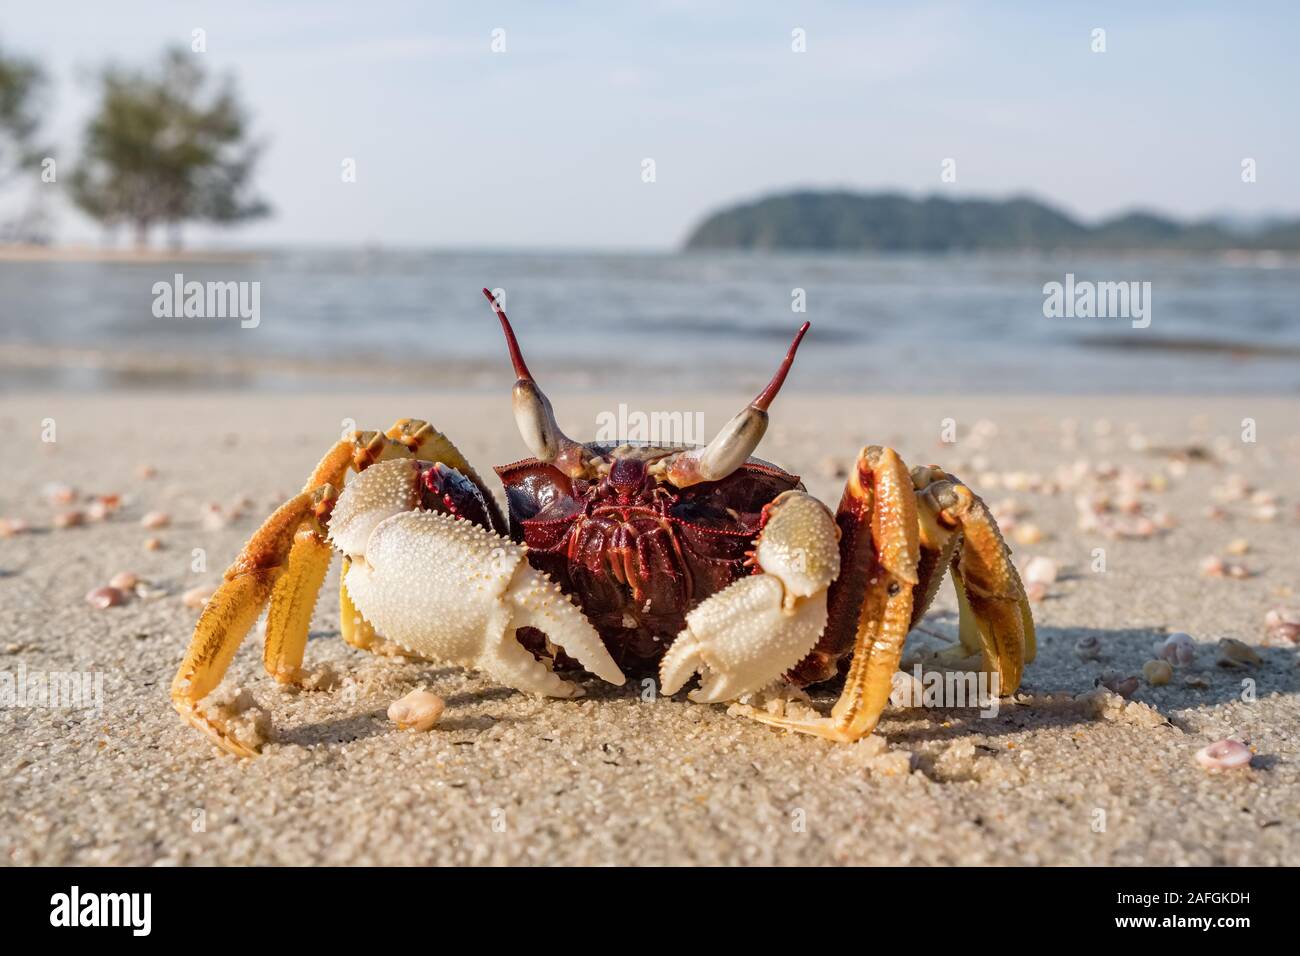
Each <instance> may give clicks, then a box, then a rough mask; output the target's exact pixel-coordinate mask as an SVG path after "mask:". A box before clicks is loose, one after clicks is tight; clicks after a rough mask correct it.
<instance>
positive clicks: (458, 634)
mask: <svg viewBox="0 0 1300 956" xmlns="http://www.w3.org/2000/svg"><path fill="white" fill-rule="evenodd" d="M433 467H435V466H434V465H433V464H432V463H430V462H421V461H412V460H409V459H408V460H394V461H386V462H380V463H379V464H377V465H374V466H372V467H371V468H368V469H367V470H366V471H365V472H363V473H362V474H361V475H359V476H358V477H357V478H356V480H354V481H353V482H351V483H350V484H349V485H348V486H347V488H345V489H344V491H343V494H342V495H340V496H339V500H338V503H337V504H336V505H335V506H334V515H333V519H332V522H331V526H330V541H331V543H332V544H333V545H334V546H335V547H336V548H338V549H339V550H340V551H342V552H343V553H344V554H346V555H347V556H348V558H349V559H350V560H349V566H348V571H347V576H346V578H345V581H344V584H345V585H346V587H347V591H348V594H349V595H350V596H351V598H352V600H353V601H355V602H356V604H357V606H358V607H360V608H362V609H363V611H364V612H365V616H366V619H367V620H368V621H370V622H371V624H373V625H374V627H375V628H376V629H377V630H378V631H379V632H380V633H382V634H383V635H384V636H385V637H386V638H387V639H388V640H390V641H393V642H394V643H395V644H397V645H398V646H399V647H402V648H404V649H406V650H408V651H410V652H411V653H414V654H416V655H418V656H420V657H425V658H428V659H431V660H438V661H445V662H447V663H449V664H458V665H460V666H463V667H470V668H477V669H479V670H482V671H483V672H484V673H486V674H487V675H488V676H490V677H492V678H493V679H494V680H497V681H499V682H500V683H502V684H505V685H506V686H508V687H513V688H515V689H516V690H522V691H528V692H530V693H534V694H544V695H546V696H548V697H577V696H580V695H581V694H582V687H581V686H580V685H578V684H575V683H572V682H570V681H566V680H564V679H563V678H561V677H560V676H559V675H558V674H556V673H554V672H552V671H551V670H550V669H548V668H547V667H546V666H545V665H544V664H543V663H542V662H541V661H539V660H538V659H537V658H536V657H534V656H533V655H532V654H531V653H529V652H528V651H527V650H526V649H525V648H524V647H523V645H521V644H520V643H519V642H518V641H517V640H516V639H515V630H516V629H517V628H521V627H535V628H537V629H539V630H541V631H543V632H545V633H546V635H547V637H548V638H549V639H550V640H551V641H552V643H554V644H556V645H557V646H559V647H560V648H562V649H563V650H564V652H565V653H566V654H568V655H569V656H570V657H572V658H573V659H575V660H577V661H578V662H579V663H580V664H582V666H583V667H585V668H586V669H587V670H588V671H590V672H591V673H593V674H595V675H596V676H597V677H600V678H602V679H603V680H606V681H608V682H609V683H611V684H622V683H623V681H624V677H623V673H622V671H620V670H619V668H618V665H617V664H615V663H614V659H613V658H612V657H610V655H609V651H607V650H606V649H605V645H604V644H603V643H602V642H601V639H600V635H599V634H598V633H597V632H596V629H595V628H594V627H592V626H591V624H590V623H589V622H588V621H587V619H586V618H585V617H584V616H583V614H582V612H581V611H579V610H578V608H577V607H575V606H574V605H573V603H572V602H571V601H570V600H569V598H568V596H566V595H565V594H563V593H562V592H561V591H560V588H559V586H558V585H557V584H555V583H554V582H553V581H551V580H550V579H549V578H547V576H546V575H545V574H543V573H542V572H540V571H537V570H536V569H534V568H533V567H532V566H531V565H530V564H529V563H528V561H527V560H526V555H527V551H526V549H524V548H522V547H520V546H519V545H517V544H515V543H514V542H512V541H510V540H509V539H507V538H503V537H501V536H500V535H498V534H495V533H494V532H492V531H489V530H488V529H487V528H485V527H482V526H481V525H480V524H477V523H475V522H473V521H469V520H466V519H464V518H462V517H457V516H454V515H451V514H446V513H443V512H440V511H435V510H422V508H421V505H422V504H423V505H426V506H427V505H428V504H430V503H431V502H428V501H427V500H426V499H425V497H424V489H426V488H427V487H428V486H429V482H428V481H427V480H426V479H425V478H424V475H426V474H427V473H428V470H429V469H430V468H433ZM439 467H440V468H441V469H442V472H443V474H442V475H441V476H440V480H441V483H442V484H448V483H449V482H448V480H447V479H448V477H449V476H448V475H447V474H446V472H448V471H451V470H452V469H447V468H446V467H445V466H439Z"/></svg>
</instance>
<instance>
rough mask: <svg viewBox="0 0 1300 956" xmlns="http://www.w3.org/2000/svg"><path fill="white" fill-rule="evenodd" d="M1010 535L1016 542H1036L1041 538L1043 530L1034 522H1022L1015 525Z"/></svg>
mask: <svg viewBox="0 0 1300 956" xmlns="http://www.w3.org/2000/svg"><path fill="white" fill-rule="evenodd" d="M1011 537H1012V538H1014V539H1015V542H1016V544H1038V543H1039V542H1040V541H1042V540H1043V532H1042V529H1040V528H1039V527H1038V525H1036V524H1022V525H1017V526H1016V528H1015V531H1013V532H1012V534H1011Z"/></svg>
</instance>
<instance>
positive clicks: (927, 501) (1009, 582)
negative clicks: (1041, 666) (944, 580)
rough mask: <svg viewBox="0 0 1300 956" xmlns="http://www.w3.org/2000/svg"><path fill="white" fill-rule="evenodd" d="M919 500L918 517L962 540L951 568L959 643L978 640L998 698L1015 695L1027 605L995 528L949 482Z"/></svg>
mask: <svg viewBox="0 0 1300 956" xmlns="http://www.w3.org/2000/svg"><path fill="white" fill-rule="evenodd" d="M921 500H922V510H923V511H930V510H932V511H933V512H934V514H935V516H936V518H937V521H938V523H939V524H940V525H943V526H946V527H948V528H952V529H959V530H960V532H961V535H962V544H961V549H960V551H959V553H958V556H957V559H956V561H955V562H954V564H953V567H952V577H953V583H954V584H955V585H956V587H957V597H958V603H959V606H960V609H961V623H960V627H961V631H962V643H963V644H964V645H970V644H973V643H974V642H975V637H974V636H975V635H978V642H979V649H980V653H981V655H982V657H983V661H984V669H985V670H986V671H987V672H988V673H990V674H993V675H995V676H996V677H997V680H998V692H999V693H1000V694H1004V695H1005V694H1012V693H1015V691H1016V689H1017V688H1019V686H1020V678H1021V674H1022V672H1023V670H1024V666H1025V664H1027V663H1028V662H1030V661H1032V660H1033V659H1034V655H1035V653H1036V651H1037V644H1036V641H1035V635H1034V620H1033V616H1032V614H1031V613H1030V610H1029V599H1028V598H1027V597H1026V596H1025V589H1024V585H1023V584H1022V583H1021V581H1020V575H1019V573H1017V571H1016V567H1015V565H1014V564H1013V563H1012V562H1011V552H1010V550H1009V549H1008V548H1007V545H1006V543H1005V542H1004V541H1003V540H1002V534H1001V532H999V531H998V526H997V523H996V522H995V521H994V520H993V516H992V515H991V514H990V513H989V510H988V508H987V506H985V504H984V502H983V501H982V500H981V499H980V498H979V496H978V495H976V494H975V493H974V492H972V491H971V490H970V489H969V488H967V487H966V486H965V485H963V484H961V483H960V482H958V481H956V480H955V479H953V478H951V477H946V478H945V479H943V480H940V481H936V482H934V483H933V484H932V485H930V486H929V487H927V488H926V489H925V491H924V492H923V493H922V496H921Z"/></svg>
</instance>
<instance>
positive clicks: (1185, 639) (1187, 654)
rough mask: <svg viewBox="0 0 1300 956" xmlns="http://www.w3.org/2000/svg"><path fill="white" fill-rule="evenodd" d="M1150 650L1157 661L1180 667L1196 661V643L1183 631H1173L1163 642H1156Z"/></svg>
mask: <svg viewBox="0 0 1300 956" xmlns="http://www.w3.org/2000/svg"><path fill="white" fill-rule="evenodd" d="M1151 649H1152V651H1153V652H1154V653H1155V655H1156V658H1157V659H1158V660H1162V661H1168V662H1169V663H1170V664H1177V665H1178V666H1180V667H1185V666H1186V665H1188V664H1190V663H1192V661H1194V660H1196V641H1194V640H1192V635H1190V634H1187V633H1185V632H1183V631H1174V633H1172V634H1170V635H1169V636H1168V637H1166V638H1165V639H1164V640H1162V641H1156V642H1155V644H1154V645H1153V646H1152V648H1151Z"/></svg>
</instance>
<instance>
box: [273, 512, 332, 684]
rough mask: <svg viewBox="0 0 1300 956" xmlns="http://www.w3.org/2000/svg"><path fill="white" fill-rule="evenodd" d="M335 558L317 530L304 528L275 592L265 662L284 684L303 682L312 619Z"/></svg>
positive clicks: (296, 536) (274, 675) (295, 536)
mask: <svg viewBox="0 0 1300 956" xmlns="http://www.w3.org/2000/svg"><path fill="white" fill-rule="evenodd" d="M333 555H334V552H333V550H332V549H331V548H330V546H329V544H328V543H327V542H326V541H325V538H324V536H323V535H321V533H320V532H319V531H318V530H317V529H315V528H312V527H307V526H304V527H302V528H300V529H299V530H298V533H297V534H295V535H294V538H293V544H292V546H291V547H290V549H289V555H288V558H287V559H286V562H285V568H284V570H283V571H282V572H281V574H280V577H279V579H278V580H277V581H276V582H275V587H274V588H273V589H272V591H271V607H270V609H269V610H268V611H267V614H266V646H265V648H264V651H263V660H264V662H265V664H266V672H267V673H268V674H270V675H271V676H272V677H274V678H275V679H276V680H277V681H279V682H280V683H281V684H297V683H299V682H300V681H301V680H302V676H303V674H302V658H303V653H304V651H305V650H306V648H307V632H308V630H309V629H310V627H311V615H312V612H313V611H314V610H315V609H316V595H317V594H319V593H320V586H321V585H322V584H323V583H325V574H326V572H328V571H329V568H330V558H332V557H333Z"/></svg>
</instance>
